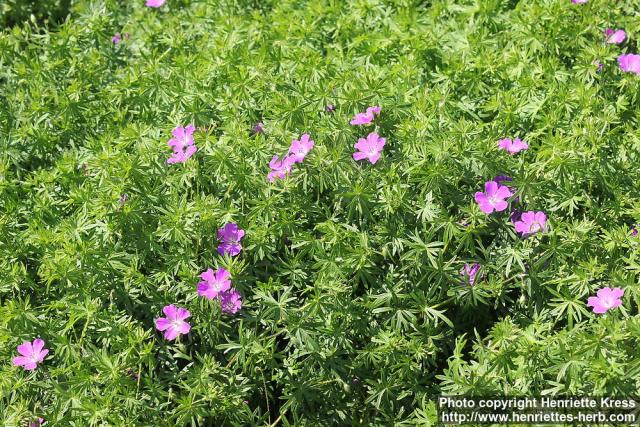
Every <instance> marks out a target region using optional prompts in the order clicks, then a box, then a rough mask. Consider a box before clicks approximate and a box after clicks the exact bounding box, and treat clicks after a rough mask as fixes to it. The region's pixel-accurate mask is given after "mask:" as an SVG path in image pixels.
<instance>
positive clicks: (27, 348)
mask: <svg viewBox="0 0 640 427" xmlns="http://www.w3.org/2000/svg"><path fill="white" fill-rule="evenodd" d="M18 353H20V356H17V357H14V358H13V360H12V363H13V366H22V367H23V368H24V369H25V370H27V371H32V370H34V369H36V367H37V366H38V363H42V361H43V360H44V358H45V357H46V356H47V354H49V350H48V349H46V348H44V341H43V340H41V339H40V338H36V339H35V340H33V342H29V341H25V342H23V343H22V344H20V345H19V346H18Z"/></svg>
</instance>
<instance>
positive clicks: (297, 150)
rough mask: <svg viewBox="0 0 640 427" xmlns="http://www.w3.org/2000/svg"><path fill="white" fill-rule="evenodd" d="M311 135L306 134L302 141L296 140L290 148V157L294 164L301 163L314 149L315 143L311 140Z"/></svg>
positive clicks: (301, 138)
mask: <svg viewBox="0 0 640 427" xmlns="http://www.w3.org/2000/svg"><path fill="white" fill-rule="evenodd" d="M309 138H310V136H309V134H307V133H305V134H303V135H302V136H301V137H300V141H298V140H296V139H294V140H293V141H291V147H289V157H291V161H292V162H293V163H300V162H302V161H303V160H304V158H305V157H306V155H307V154H308V153H309V151H311V149H312V148H313V145H314V142H313V140H311V139H309Z"/></svg>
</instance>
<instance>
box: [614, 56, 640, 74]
mask: <svg viewBox="0 0 640 427" xmlns="http://www.w3.org/2000/svg"><path fill="white" fill-rule="evenodd" d="M618 65H620V69H621V70H622V71H626V72H628V73H634V74H637V75H640V55H635V54H633V53H627V54H622V55H620V56H619V57H618Z"/></svg>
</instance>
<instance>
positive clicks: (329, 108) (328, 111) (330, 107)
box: [326, 104, 336, 113]
mask: <svg viewBox="0 0 640 427" xmlns="http://www.w3.org/2000/svg"><path fill="white" fill-rule="evenodd" d="M326 108H327V113H333V112H334V111H335V109H336V107H335V106H334V105H333V104H328V105H327V107H326Z"/></svg>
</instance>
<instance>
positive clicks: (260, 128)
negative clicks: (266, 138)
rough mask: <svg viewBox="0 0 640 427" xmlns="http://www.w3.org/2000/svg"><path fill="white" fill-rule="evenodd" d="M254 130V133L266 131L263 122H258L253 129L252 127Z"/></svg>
mask: <svg viewBox="0 0 640 427" xmlns="http://www.w3.org/2000/svg"><path fill="white" fill-rule="evenodd" d="M251 130H252V131H253V133H254V134H256V135H257V134H259V133H264V125H263V124H262V122H258V123H256V125H255V126H254V127H253V129H251Z"/></svg>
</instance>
